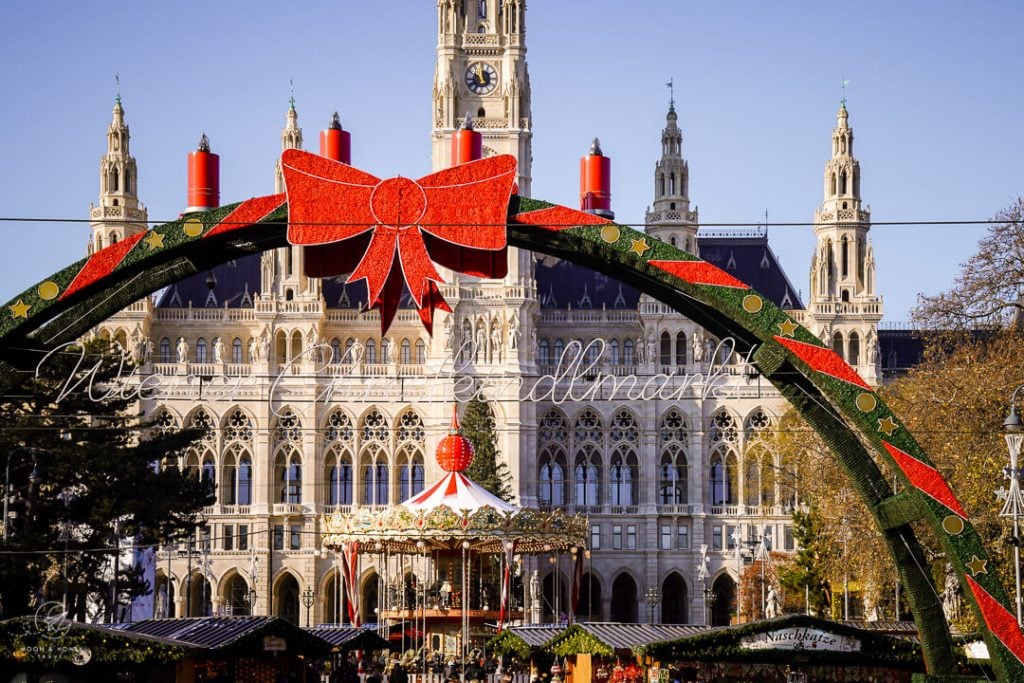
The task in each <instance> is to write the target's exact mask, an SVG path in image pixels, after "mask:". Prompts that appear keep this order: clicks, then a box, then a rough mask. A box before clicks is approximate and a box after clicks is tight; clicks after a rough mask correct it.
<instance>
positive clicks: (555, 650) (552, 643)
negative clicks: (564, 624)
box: [544, 624, 615, 657]
mask: <svg viewBox="0 0 1024 683" xmlns="http://www.w3.org/2000/svg"><path fill="white" fill-rule="evenodd" d="M544 649H545V650H547V651H548V652H550V653H551V654H554V655H558V656H559V657H567V656H570V655H578V654H581V655H582V654H589V655H600V656H602V657H612V656H614V655H615V650H613V649H612V648H611V647H610V646H608V645H606V644H605V643H603V642H601V641H600V640H599V639H598V638H597V636H595V635H593V634H591V633H589V632H587V631H585V630H584V629H583V628H582V627H581V626H579V625H578V624H573V625H572V626H570V627H569V628H567V629H565V630H564V631H562V632H561V633H560V634H558V635H557V636H555V637H554V638H552V639H551V640H549V641H548V642H547V643H545V644H544Z"/></svg>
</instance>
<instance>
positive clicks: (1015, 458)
mask: <svg viewBox="0 0 1024 683" xmlns="http://www.w3.org/2000/svg"><path fill="white" fill-rule="evenodd" d="M1021 389H1024V384H1022V385H1021V386H1019V387H1017V388H1016V389H1014V390H1013V394H1011V395H1010V414H1009V415H1008V416H1007V417H1006V420H1004V421H1003V429H1004V431H1005V432H1006V434H1005V436H1006V446H1007V449H1008V450H1009V451H1010V466H1009V467H1008V468H1005V469H1004V470H1003V474H1004V475H1005V476H1006V478H1007V479H1009V480H1010V487H1009V489H1008V490H1005V491H1003V490H1000V491H997V492H996V495H997V496H999V497H1000V498H1003V499H1005V500H1006V503H1004V504H1003V509H1002V510H1000V512H999V516H1000V517H1010V518H1012V519H1013V539H1012V541H1011V542H1012V543H1013V566H1014V572H1015V581H1014V582H1013V586H1014V590H1015V596H1016V606H1017V625H1018V626H1020V625H1021V623H1022V622H1021V597H1020V543H1021V538H1020V514H1021V512H1022V510H1024V495H1022V494H1021V490H1020V478H1021V468H1020V464H1019V463H1020V454H1021V445H1022V444H1024V424H1022V422H1021V418H1020V413H1019V412H1017V403H1016V400H1017V394H1018V393H1019V392H1020V390H1021Z"/></svg>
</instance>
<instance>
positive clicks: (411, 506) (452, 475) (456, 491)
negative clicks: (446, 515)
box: [402, 472, 519, 513]
mask: <svg viewBox="0 0 1024 683" xmlns="http://www.w3.org/2000/svg"><path fill="white" fill-rule="evenodd" d="M441 505H444V506H446V507H447V508H448V509H450V510H455V511H457V512H463V511H465V512H469V513H473V512H476V511H477V510H479V509H480V508H482V507H485V506H486V507H491V508H494V509H495V510H497V511H498V512H516V511H517V510H519V508H518V507H517V506H515V505H512V504H511V503H506V502H505V501H503V500H502V499H501V498H498V497H497V496H496V495H494V494H493V493H491V492H490V491H488V490H487V489H485V488H484V487H482V486H480V485H479V484H477V483H476V482H475V481H473V480H472V479H470V478H468V477H467V476H466V475H464V474H462V472H449V473H448V474H446V475H444V477H443V478H442V479H441V481H439V482H437V483H436V484H434V485H433V486H431V487H430V488H428V489H427V490H426V491H423V492H422V493H417V494H416V495H415V496H413V497H412V498H410V499H409V500H407V501H405V502H404V503H402V507H404V508H406V509H407V510H412V511H413V512H419V511H420V510H424V511H427V510H433V509H434V508H436V507H439V506H441Z"/></svg>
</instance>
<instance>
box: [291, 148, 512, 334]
mask: <svg viewBox="0 0 1024 683" xmlns="http://www.w3.org/2000/svg"><path fill="white" fill-rule="evenodd" d="M281 169H282V171H283V173H284V182H285V188H286V192H287V195H288V223H289V224H288V241H289V242H291V243H292V244H295V245H301V246H304V247H305V259H306V275H308V276H309V277H328V276H333V275H341V274H343V273H352V274H351V276H349V280H350V281H355V280H366V287H367V290H368V293H369V308H378V309H380V323H381V332H386V331H387V329H388V327H389V326H390V325H391V321H392V320H393V319H394V317H395V312H396V311H397V310H398V301H399V299H400V298H401V295H402V283H403V281H404V283H405V285H406V287H408V288H409V293H410V294H411V295H412V299H413V301H414V302H415V304H416V307H417V308H418V309H419V314H420V318H421V319H422V320H423V324H424V326H426V328H427V330H428V331H430V330H431V328H432V326H433V318H434V310H435V309H437V308H440V309H441V310H444V311H451V309H450V308H449V307H448V304H447V303H446V302H445V300H444V297H442V296H441V292H440V291H439V290H438V288H437V284H438V283H441V282H444V280H443V279H442V278H441V276H440V274H438V272H437V270H436V269H435V268H434V264H433V263H432V261H433V262H436V263H438V264H440V265H442V266H444V267H446V268H450V269H452V270H455V271H458V272H460V273H465V274H467V275H475V276H478V277H488V278H500V277H504V276H505V273H506V272H507V271H508V262H507V260H506V247H507V243H506V238H505V223H506V215H507V212H508V201H509V197H510V196H511V194H512V188H513V184H514V182H515V174H516V159H515V157H513V156H511V155H503V156H498V157H490V158H488V159H482V160H480V161H474V162H471V163H468V164H462V165H460V166H455V167H454V168H449V169H446V170H444V171H439V172H437V173H432V174H431V175H428V176H424V177H422V178H420V179H419V180H409V179H408V178H402V177H398V178H389V179H387V180H381V179H379V178H375V177H374V176H372V175H370V174H369V173H365V172H363V171H360V170H358V169H356V168H353V167H352V166H348V165H346V164H342V163H339V162H337V161H332V160H330V159H327V158H325V157H321V156H317V155H316V154H310V153H309V152H303V151H302V150H298V149H289V150H285V152H284V153H283V154H282V155H281ZM396 257H397V258H396Z"/></svg>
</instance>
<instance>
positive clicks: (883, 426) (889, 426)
mask: <svg viewBox="0 0 1024 683" xmlns="http://www.w3.org/2000/svg"><path fill="white" fill-rule="evenodd" d="M899 428H900V426H899V425H898V424H896V420H894V419H892V418H891V417H886V418H883V419H881V420H879V421H878V431H880V432H883V433H884V434H885V435H886V436H892V433H893V432H895V431H896V430H897V429H899Z"/></svg>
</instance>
